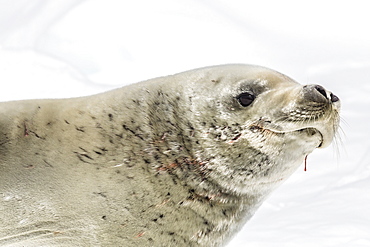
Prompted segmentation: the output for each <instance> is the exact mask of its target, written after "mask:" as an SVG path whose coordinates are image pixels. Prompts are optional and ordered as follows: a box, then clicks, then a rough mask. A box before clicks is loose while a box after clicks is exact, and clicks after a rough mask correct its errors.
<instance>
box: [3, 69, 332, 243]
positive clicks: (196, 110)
mask: <svg viewBox="0 0 370 247" xmlns="http://www.w3.org/2000/svg"><path fill="white" fill-rule="evenodd" d="M310 90H311V88H309V89H307V87H306V88H304V87H302V86H301V85H299V84H298V83H296V82H294V81H293V80H291V79H290V78H288V77H286V76H284V75H282V74H280V73H277V72H275V71H272V70H269V69H266V68H262V67H257V66H249V65H227V66H216V67H209V68H204V69H199V70H194V71H188V72H184V73H180V74H177V75H173V76H168V77H163V78H157V79H153V80H149V81H145V82H141V83H138V84H133V85H129V86H126V87H123V88H121V89H117V90H113V91H110V92H106V93H103V94H98V95H94V96H90V97H82V98H74V99H60V100H29V101H16V102H5V103H1V104H0V225H1V227H0V245H1V246H28V247H29V246H166V247H167V246H186V247H188V246H221V245H224V244H225V243H226V242H227V240H228V239H230V237H231V236H232V235H233V234H235V233H236V232H237V231H238V230H239V229H240V228H241V226H242V225H243V224H244V223H245V222H246V221H247V220H248V219H249V218H250V217H251V216H252V215H253V213H254V212H255V210H256V209H257V208H258V207H259V205H260V204H261V203H262V201H263V200H264V199H265V198H266V196H267V195H268V194H269V193H270V192H271V191H272V190H273V189H274V188H275V187H276V186H277V185H278V184H280V183H281V182H282V181H283V180H284V179H286V178H287V177H288V176H289V175H290V174H291V173H292V172H293V171H294V170H295V169H296V168H297V166H298V165H299V164H301V162H302V161H303V159H304V157H305V156H306V155H307V154H309V153H310V152H312V151H313V150H314V149H315V148H316V147H318V146H320V145H323V144H325V145H323V146H326V145H327V144H328V143H330V141H331V139H332V138H333V135H334V133H335V130H336V128H337V125H338V112H339V102H336V103H333V102H330V101H326V100H325V99H322V97H321V98H320V96H317V97H318V98H320V100H321V101H322V102H321V104H322V106H321V108H320V110H321V111H320V114H316V113H315V112H314V111H313V110H312V111H311V112H310V109H315V111H316V112H317V110H318V108H313V107H310V104H311V103H312V102H317V101H318V100H316V99H313V98H312V97H311V96H312V95H313V94H315V93H317V92H314V91H312V90H311V91H312V92H311V91H310ZM246 91H248V92H253V93H254V94H255V95H256V99H255V101H254V102H253V104H252V105H250V106H248V107H243V106H241V105H240V104H239V102H238V100H237V96H238V94H240V93H242V92H246ZM315 97H316V96H315ZM303 109H305V110H303ZM297 110H298V111H300V112H303V111H304V114H306V115H307V116H306V117H304V116H303V115H304V114H300V115H299V112H298V111H297Z"/></svg>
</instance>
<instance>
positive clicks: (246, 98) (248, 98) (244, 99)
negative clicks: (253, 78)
mask: <svg viewBox="0 0 370 247" xmlns="http://www.w3.org/2000/svg"><path fill="white" fill-rule="evenodd" d="M236 98H237V100H238V101H239V103H240V104H241V105H242V106H244V107H246V106H249V105H250V104H252V102H253V100H254V99H255V97H254V95H253V94H251V93H241V94H239V96H238V97H236Z"/></svg>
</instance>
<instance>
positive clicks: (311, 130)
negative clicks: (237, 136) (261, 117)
mask: <svg viewBox="0 0 370 247" xmlns="http://www.w3.org/2000/svg"><path fill="white" fill-rule="evenodd" d="M253 128H254V129H259V130H260V131H261V132H263V131H268V132H271V133H273V134H278V135H282V134H288V133H294V132H296V133H300V132H301V133H303V132H305V133H306V134H307V135H309V136H314V135H319V139H320V143H319V145H318V146H317V147H316V148H322V147H324V145H325V140H326V139H327V138H325V137H324V135H323V133H325V132H324V131H325V130H320V129H319V128H318V127H303V128H292V129H283V128H281V127H280V126H278V125H274V124H271V123H269V124H268V125H267V126H260V125H254V126H253Z"/></svg>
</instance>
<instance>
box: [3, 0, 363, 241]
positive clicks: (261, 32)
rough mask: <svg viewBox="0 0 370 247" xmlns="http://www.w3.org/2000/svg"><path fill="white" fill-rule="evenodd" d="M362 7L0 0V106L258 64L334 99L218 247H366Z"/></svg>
mask: <svg viewBox="0 0 370 247" xmlns="http://www.w3.org/2000/svg"><path fill="white" fill-rule="evenodd" d="M367 6H368V3H367V2H366V1H359V0H353V1H329V0H328V1H316V0H311V1H309V2H308V1H288V0H283V1H272V0H270V1H268V0H262V1H244V0H227V1H226V0H213V1H210V0H197V1H195V0H188V1H170V0H157V1H150V0H137V1H120V0H110V1H103V0H89V1H87V0H78V1H77V0H64V1H47V0H33V1H27V0H18V1H11V0H0V83H1V90H0V99H1V101H7V100H16V99H30V98H59V97H76V96H82V95H89V94H94V93H98V92H103V91H107V90H109V89H112V88H116V87H120V86H123V85H127V84H129V83H133V82H137V81H141V80H145V79H150V78H153V77H157V76H163V75H168V74H173V73H176V72H181V71H184V70H188V69H193V68H197V67H202V66H208V65H216V64H225V63H249V64H259V65H263V66H266V67H270V68H273V69H276V70H278V71H280V72H282V73H285V74H287V75H288V76H290V77H292V78H294V79H296V80H297V81H299V82H300V83H302V84H310V83H315V84H316V83H317V84H321V85H323V86H324V87H326V88H327V89H329V90H332V91H333V92H334V93H335V94H336V95H338V96H339V97H340V99H341V101H342V114H341V115H342V123H341V131H340V132H341V133H340V135H339V136H338V137H337V139H336V142H335V144H334V145H332V146H331V147H329V148H326V149H322V150H321V149H320V150H316V151H315V152H314V153H313V154H311V155H310V156H309V157H308V161H307V162H308V163H307V168H308V171H307V172H304V171H303V165H302V168H300V169H299V170H298V171H297V172H296V173H295V174H294V175H293V176H292V177H291V178H290V179H288V181H286V182H285V184H284V185H282V186H281V187H280V188H278V189H277V190H276V191H275V192H274V193H273V194H272V195H271V196H270V197H269V198H268V200H267V201H266V202H265V203H264V204H263V205H262V207H261V208H260V209H259V210H258V212H257V213H256V214H255V216H254V217H253V218H252V220H250V221H249V222H248V223H247V224H246V225H245V227H244V228H243V229H242V230H241V231H240V232H239V234H238V235H237V236H236V237H235V238H234V239H233V240H232V241H231V242H230V243H229V245H228V247H235V246H248V247H253V246H254V247H257V246H258V247H265V246H266V247H275V246H276V247H277V246H279V247H281V246H286V247H290V246H300V247H305V246H315V247H329V246H330V247H332V246H336V247H347V246H351V247H353V246H355V247H360V246H370V141H369V140H370V131H369V130H368V128H369V124H368V123H367V121H369V120H370V110H369V106H370V97H368V95H369V93H370V83H369V81H368V80H369V79H370V60H369V57H370V32H368V29H369V28H368V23H370V15H368V7H367Z"/></svg>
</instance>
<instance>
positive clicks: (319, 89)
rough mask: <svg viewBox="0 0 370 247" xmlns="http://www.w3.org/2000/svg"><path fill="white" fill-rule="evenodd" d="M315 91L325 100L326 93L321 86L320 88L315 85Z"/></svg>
mask: <svg viewBox="0 0 370 247" xmlns="http://www.w3.org/2000/svg"><path fill="white" fill-rule="evenodd" d="M315 89H316V90H317V91H318V92H319V93H320V94H322V95H323V96H324V97H325V98H327V97H328V96H327V95H326V91H325V89H324V88H323V87H322V86H320V85H316V86H315Z"/></svg>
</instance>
